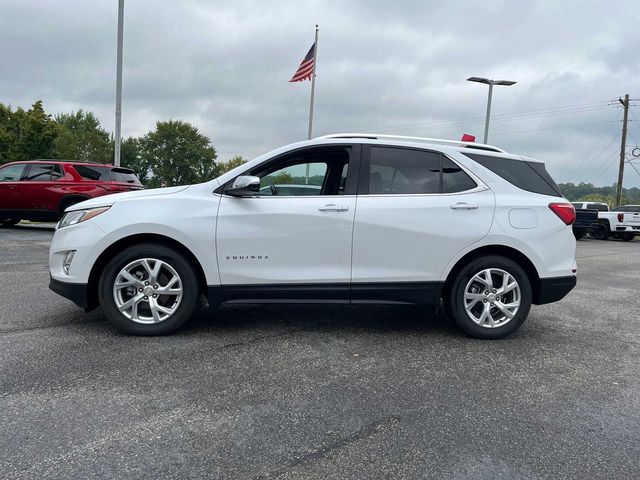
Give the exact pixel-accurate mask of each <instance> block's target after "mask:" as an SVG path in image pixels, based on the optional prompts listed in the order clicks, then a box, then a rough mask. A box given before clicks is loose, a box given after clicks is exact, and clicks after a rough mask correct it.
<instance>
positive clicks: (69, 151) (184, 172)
mask: <svg viewBox="0 0 640 480" xmlns="http://www.w3.org/2000/svg"><path fill="white" fill-rule="evenodd" d="M114 148H115V142H114V139H113V135H110V134H109V133H108V132H107V131H106V130H105V129H104V128H102V126H101V125H100V121H99V120H98V118H97V117H96V115H94V114H93V113H92V112H87V111H85V110H82V109H81V110H77V111H75V112H72V113H58V114H55V115H51V114H49V113H47V112H46V111H45V109H44V105H43V103H42V101H41V100H38V101H37V102H35V103H34V104H33V105H32V106H31V108H30V109H28V110H24V109H22V108H16V109H13V108H12V107H11V106H8V105H4V104H2V103H0V165H1V164H4V163H7V162H13V161H18V160H36V159H58V160H77V161H82V162H98V163H112V162H113V158H114ZM244 162H245V160H244V159H243V158H242V157H241V156H235V157H233V158H231V159H229V160H227V161H226V162H221V161H217V153H216V149H215V148H214V147H213V145H212V143H211V139H209V137H207V136H206V135H204V134H202V133H201V132H200V131H199V130H198V128H197V127H195V126H194V125H191V124H190V123H188V122H184V121H181V120H168V121H159V122H157V123H156V125H155V128H154V129H153V130H152V131H150V132H148V133H147V134H146V135H143V136H142V137H128V138H125V139H123V140H122V147H121V152H120V164H121V166H123V167H127V168H131V169H132V170H134V171H135V172H136V174H137V175H138V177H139V178H140V181H141V182H142V183H143V184H144V185H146V186H148V187H157V186H172V185H185V184H191V183H199V182H204V181H207V180H211V179H212V178H215V177H216V176H218V175H220V174H222V173H224V172H226V171H228V170H231V169H232V168H235V167H236V166H238V165H241V164H242V163H244Z"/></svg>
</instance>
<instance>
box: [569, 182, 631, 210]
mask: <svg viewBox="0 0 640 480" xmlns="http://www.w3.org/2000/svg"><path fill="white" fill-rule="evenodd" d="M558 186H559V187H560V191H561V192H562V193H563V194H564V196H565V197H567V199H568V200H569V201H571V202H579V201H585V202H602V203H607V204H609V207H613V206H614V203H615V197H616V184H615V183H614V184H613V185H612V186H610V187H596V186H595V185H593V184H592V183H578V184H574V183H560V184H558ZM621 202H622V205H629V204H631V205H640V188H638V187H632V188H623V189H622V198H621Z"/></svg>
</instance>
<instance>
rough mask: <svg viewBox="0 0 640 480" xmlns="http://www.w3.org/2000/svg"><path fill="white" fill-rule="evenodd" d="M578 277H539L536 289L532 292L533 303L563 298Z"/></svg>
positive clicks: (538, 303) (540, 303)
mask: <svg viewBox="0 0 640 480" xmlns="http://www.w3.org/2000/svg"><path fill="white" fill-rule="evenodd" d="M577 282H578V279H577V277H576V276H575V275H569V276H566V277H550V278H541V279H540V283H539V284H538V288H537V290H536V291H535V292H534V298H533V303H534V304H536V305H543V304H545V303H552V302H557V301H558V300H561V299H563V298H564V297H565V296H566V295H567V293H569V292H570V291H571V290H573V287H575V286H576V283H577Z"/></svg>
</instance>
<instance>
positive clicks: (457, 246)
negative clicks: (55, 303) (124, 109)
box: [49, 134, 576, 338]
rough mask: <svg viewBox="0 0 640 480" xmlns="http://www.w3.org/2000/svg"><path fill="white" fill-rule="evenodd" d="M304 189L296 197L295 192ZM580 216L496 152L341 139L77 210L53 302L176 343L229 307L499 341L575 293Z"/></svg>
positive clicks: (60, 234) (544, 176) (541, 176)
mask: <svg viewBox="0 0 640 480" xmlns="http://www.w3.org/2000/svg"><path fill="white" fill-rule="evenodd" d="M289 185H290V187H288V186H289ZM574 218H575V211H574V208H573V206H572V205H571V204H570V203H568V202H567V200H566V199H565V198H563V196H562V194H561V193H560V191H559V190H558V187H557V185H556V184H555V183H554V181H553V180H552V179H551V177H550V176H549V174H548V173H547V172H546V170H545V168H544V164H543V163H540V162H536V161H533V160H531V159H527V158H523V157H521V156H517V155H510V154H507V153H506V152H504V151H503V150H501V149H499V148H496V147H492V146H489V145H482V144H473V143H465V142H453V141H445V140H434V139H423V138H412V137H391V136H384V135H365V134H339V135H330V136H326V137H321V138H317V139H314V140H310V141H306V142H300V143H296V144H293V145H288V146H286V147H282V148H280V149H277V150H275V151H273V152H270V153H268V154H266V155H263V156H261V157H258V158H256V159H255V160H253V161H250V162H248V163H246V164H244V165H242V166H240V167H237V168H236V169H234V170H232V171H230V172H228V173H225V174H224V175H222V176H220V177H218V178H216V179H214V180H211V181H209V182H207V183H202V184H198V185H191V186H182V187H172V188H163V189H157V190H144V191H139V192H130V193H123V194H116V195H109V196H105V197H99V198H96V199H92V200H88V201H86V202H82V203H78V204H76V205H73V206H72V207H69V208H68V209H67V212H66V214H65V216H64V218H63V219H62V220H61V221H60V223H59V224H58V227H57V231H56V232H55V235H54V237H53V241H52V243H51V251H50V259H49V261H50V270H51V283H50V288H51V289H52V290H53V291H55V292H57V293H59V294H61V295H63V296H65V297H67V298H69V299H71V300H73V301H74V302H75V303H76V304H78V305H79V306H81V307H85V308H87V309H91V308H93V307H96V306H98V305H101V306H102V308H103V310H104V312H105V314H106V316H107V317H108V318H109V320H110V321H111V322H112V323H113V324H115V325H116V326H117V327H118V328H120V329H122V330H124V331H125V332H128V333H132V334H138V335H159V334H166V333H169V332H172V331H174V330H176V329H177V328H179V327H180V326H181V325H182V324H184V323H185V322H186V321H187V320H188V319H189V317H190V316H191V315H192V313H193V311H194V308H195V307H196V305H197V304H198V302H199V300H200V298H201V297H202V296H205V297H206V298H207V299H208V303H209V305H210V306H218V305H220V304H222V303H343V304H363V303H369V304H370V303H379V304H431V305H438V304H440V301H441V299H442V300H444V307H445V311H446V312H447V313H448V315H449V316H450V317H451V318H453V319H454V320H455V321H456V323H457V324H458V325H459V326H460V327H461V328H462V329H463V330H464V331H465V332H467V333H469V334H471V335H473V336H476V337H482V338H500V337H504V336H505V335H508V334H510V333H512V332H514V331H515V330H517V329H518V328H519V327H520V325H521V324H522V323H523V322H524V320H525V318H526V317H527V315H528V313H529V309H530V307H531V304H532V303H534V304H542V303H549V302H554V301H557V300H560V299H561V298H563V297H564V296H565V295H566V294H567V293H568V292H569V291H570V290H571V289H572V288H573V287H574V286H575V284H576V263H575V248H576V242H575V239H574V237H573V234H572V232H571V227H570V225H571V223H572V222H573V220H574Z"/></svg>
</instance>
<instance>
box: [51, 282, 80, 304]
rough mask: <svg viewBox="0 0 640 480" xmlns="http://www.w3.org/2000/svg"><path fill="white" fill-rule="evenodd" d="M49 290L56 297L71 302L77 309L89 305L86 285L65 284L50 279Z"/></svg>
mask: <svg viewBox="0 0 640 480" xmlns="http://www.w3.org/2000/svg"><path fill="white" fill-rule="evenodd" d="M49 288H50V289H51V290H53V291H54V292H56V293H57V294H58V295H61V296H63V297H64V298H67V299H69V300H71V301H72V302H73V303H75V304H76V305H78V306H79V307H82V308H87V307H88V305H89V301H88V296H87V285H86V284H85V283H67V282H61V281H60V280H56V279H55V278H50V279H49Z"/></svg>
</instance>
